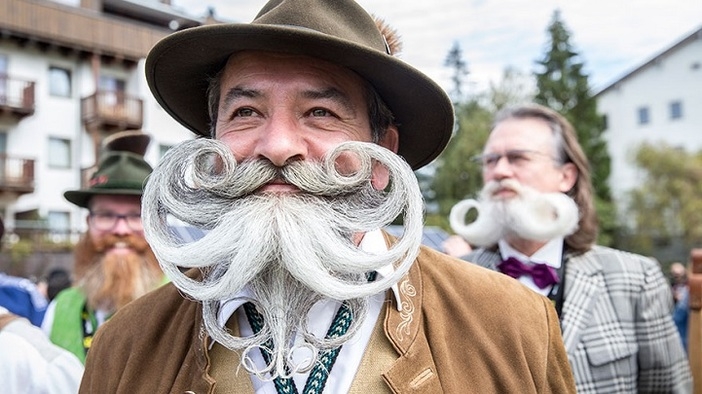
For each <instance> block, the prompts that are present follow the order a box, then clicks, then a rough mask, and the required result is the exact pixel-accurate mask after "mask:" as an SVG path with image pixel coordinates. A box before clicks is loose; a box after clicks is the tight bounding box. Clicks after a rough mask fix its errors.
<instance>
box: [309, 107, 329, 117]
mask: <svg viewBox="0 0 702 394" xmlns="http://www.w3.org/2000/svg"><path fill="white" fill-rule="evenodd" d="M310 115H312V116H320V117H321V116H331V112H329V111H328V110H326V109H324V108H315V109H313V110H312V111H310Z"/></svg>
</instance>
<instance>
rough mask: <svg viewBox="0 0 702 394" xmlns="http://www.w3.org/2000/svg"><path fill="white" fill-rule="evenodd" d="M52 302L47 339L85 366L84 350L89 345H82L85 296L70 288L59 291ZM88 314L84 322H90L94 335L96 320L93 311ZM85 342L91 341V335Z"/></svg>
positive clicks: (74, 288) (76, 289)
mask: <svg viewBox="0 0 702 394" xmlns="http://www.w3.org/2000/svg"><path fill="white" fill-rule="evenodd" d="M54 301H55V302H56V307H55V310H54V322H53V324H52V325H51V335H50V336H49V338H50V339H51V342H53V343H55V344H56V345H58V346H60V347H62V348H64V349H66V350H68V351H69V352H71V353H73V354H75V355H76V356H77V357H78V358H79V359H80V361H81V362H83V364H85V356H86V354H85V349H86V348H89V347H90V343H86V344H84V343H83V342H84V338H83V321H84V319H83V316H82V315H83V310H84V309H86V310H87V308H86V306H85V302H86V299H85V295H84V294H83V292H82V291H80V290H79V289H78V288H77V287H70V288H68V289H65V290H63V291H61V292H60V293H59V294H58V295H57V296H56V299H55V300H54ZM88 313H89V316H88V317H87V319H86V320H88V321H90V323H91V325H92V326H93V330H92V331H93V333H94V332H95V330H96V329H97V327H96V326H97V319H96V318H95V313H94V312H93V311H89V312H88ZM85 340H88V341H90V340H92V334H91V335H90V336H89V337H88V338H85ZM85 345H87V346H85Z"/></svg>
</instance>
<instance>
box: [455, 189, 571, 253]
mask: <svg viewBox="0 0 702 394" xmlns="http://www.w3.org/2000/svg"><path fill="white" fill-rule="evenodd" d="M501 189H509V190H511V191H513V192H515V193H516V196H514V197H512V198H506V199H504V198H499V197H498V198H495V197H494V194H495V193H496V192H497V191H498V190H501ZM471 210H475V211H476V213H477V218H476V219H475V221H473V222H471V223H466V222H465V218H466V215H467V214H468V213H469V212H470V211H471ZM578 220H579V210H578V206H577V204H576V203H575V201H573V199H572V198H570V197H568V196H567V195H565V194H563V193H540V192H538V191H536V190H534V189H532V188H530V187H527V186H524V185H521V184H520V183H519V182H517V181H515V180H513V179H505V180H502V181H491V182H488V183H487V184H486V185H485V186H484V187H483V189H482V190H481V192H480V196H479V198H478V200H475V199H466V200H463V201H459V202H458V203H457V204H456V205H454V206H453V208H451V213H450V215H449V223H450V225H451V228H452V229H453V231H454V232H455V233H456V234H458V235H460V236H462V237H463V238H464V239H465V240H466V241H468V242H469V243H471V244H473V245H476V246H490V245H494V244H495V243H497V241H498V240H500V239H502V238H504V237H505V236H506V235H510V234H511V235H516V236H518V237H520V238H523V239H528V240H532V241H548V240H550V239H553V238H555V237H565V236H568V235H570V234H573V233H574V232H575V231H576V230H577V229H578Z"/></svg>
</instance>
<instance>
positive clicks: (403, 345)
mask: <svg viewBox="0 0 702 394" xmlns="http://www.w3.org/2000/svg"><path fill="white" fill-rule="evenodd" d="M398 287H399V292H400V299H401V305H400V307H399V310H398V306H397V305H396V303H395V301H393V302H390V303H388V304H386V305H387V306H386V317H385V326H384V330H385V335H386V336H387V338H388V339H389V340H390V342H391V343H392V345H393V347H394V348H395V350H396V351H397V352H398V354H399V355H400V357H399V358H398V359H397V360H396V361H395V362H394V363H393V365H392V366H391V367H390V369H389V370H387V371H385V372H384V373H383V378H384V379H385V382H386V383H387V384H388V386H389V387H390V389H391V390H392V391H393V392H394V393H413V392H420V391H421V392H431V393H440V392H443V391H442V389H441V384H440V382H439V379H438V375H437V372H436V366H435V365H434V360H433V359H432V356H431V351H430V349H429V344H428V343H427V340H426V338H425V337H424V334H423V333H422V332H421V327H422V324H423V323H422V321H421V319H422V314H421V311H422V294H423V291H422V280H421V272H420V269H419V266H418V264H417V263H416V262H415V264H414V265H413V266H412V268H411V269H410V271H409V273H408V274H407V275H406V276H405V277H404V278H402V279H401V280H400V282H399V283H398Z"/></svg>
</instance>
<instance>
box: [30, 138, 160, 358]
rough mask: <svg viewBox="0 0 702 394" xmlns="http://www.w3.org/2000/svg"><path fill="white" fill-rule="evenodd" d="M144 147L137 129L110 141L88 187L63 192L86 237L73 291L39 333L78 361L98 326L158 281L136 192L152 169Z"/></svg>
mask: <svg viewBox="0 0 702 394" xmlns="http://www.w3.org/2000/svg"><path fill="white" fill-rule="evenodd" d="M149 142H150V137H149V136H148V135H145V134H143V133H141V132H139V131H127V132H122V133H118V134H115V135H113V136H112V137H110V138H108V139H107V140H106V141H105V144H104V146H105V148H104V150H103V153H102V157H101V159H100V162H99V164H98V168H97V170H96V172H95V173H94V174H93V176H92V177H91V178H90V182H89V187H88V188H86V189H80V190H70V191H67V192H65V193H64V197H65V198H66V199H67V200H68V201H70V202H71V203H73V204H75V205H77V206H79V207H82V208H87V209H88V211H89V213H88V217H87V225H88V231H87V232H86V233H85V234H84V235H83V236H82V237H81V239H80V241H79V242H78V244H77V245H76V248H75V253H74V254H75V264H74V267H73V269H74V271H73V276H74V285H73V286H72V287H70V288H68V289H66V290H63V291H62V292H60V293H59V294H58V295H57V296H56V298H55V299H54V301H52V302H51V304H50V305H49V308H48V310H47V313H46V316H45V318H44V322H43V323H42V328H43V329H44V331H45V332H47V334H48V335H49V336H50V338H51V341H52V342H54V343H55V344H57V345H59V346H61V347H63V348H65V349H67V350H69V351H71V352H72V353H74V354H75V355H76V356H78V358H79V359H80V360H81V361H83V362H85V357H86V353H87V351H88V349H89V348H90V345H91V342H92V337H93V335H94V333H95V331H96V330H97V328H98V327H99V326H100V325H102V323H104V322H105V321H106V320H107V319H109V318H110V317H111V316H112V314H114V312H115V311H117V310H118V309H120V308H121V307H123V306H124V305H126V304H127V303H128V302H130V301H132V300H133V299H135V298H137V297H139V296H141V295H143V294H145V293H146V292H148V291H150V290H152V289H154V288H155V287H157V286H158V285H159V284H161V283H163V281H164V275H163V272H162V271H161V269H160V268H159V265H158V262H157V260H156V257H155V256H154V254H153V252H152V251H151V248H150V247H149V245H148V244H147V242H146V240H145V239H144V231H143V226H142V222H141V195H142V187H143V184H144V181H145V179H146V178H147V176H148V175H149V174H150V173H151V170H152V168H151V166H150V165H149V164H148V163H147V162H146V161H145V160H144V153H145V152H146V148H147V147H148V144H149Z"/></svg>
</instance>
